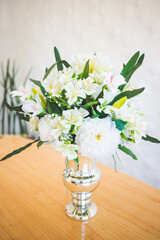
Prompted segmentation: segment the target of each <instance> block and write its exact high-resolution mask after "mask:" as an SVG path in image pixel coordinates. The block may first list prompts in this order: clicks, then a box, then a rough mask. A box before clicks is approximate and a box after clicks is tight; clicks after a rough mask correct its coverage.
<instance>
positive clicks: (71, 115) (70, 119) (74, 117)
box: [62, 108, 89, 131]
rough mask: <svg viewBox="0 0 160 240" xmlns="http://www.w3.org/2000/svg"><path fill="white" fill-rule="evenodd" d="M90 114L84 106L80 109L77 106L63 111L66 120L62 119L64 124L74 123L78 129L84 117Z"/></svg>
mask: <svg viewBox="0 0 160 240" xmlns="http://www.w3.org/2000/svg"><path fill="white" fill-rule="evenodd" d="M88 114H89V112H88V111H87V110H85V109H83V108H80V109H79V110H78V109H77V108H74V109H70V110H66V111H63V117H64V120H63V121H62V124H64V125H65V126H66V125H68V126H70V127H71V125H74V126H75V130H76V131H77V129H78V127H80V126H81V125H82V123H83V121H84V118H83V117H86V116H87V115H88Z"/></svg>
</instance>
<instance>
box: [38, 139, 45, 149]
mask: <svg viewBox="0 0 160 240" xmlns="http://www.w3.org/2000/svg"><path fill="white" fill-rule="evenodd" d="M43 143H44V142H43V141H39V142H38V143H37V148H38V149H39V148H40V147H41V146H42V144H43Z"/></svg>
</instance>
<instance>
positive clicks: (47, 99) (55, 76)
mask: <svg viewBox="0 0 160 240" xmlns="http://www.w3.org/2000/svg"><path fill="white" fill-rule="evenodd" d="M54 53H55V59H56V63H55V64H53V65H52V66H51V67H50V68H48V69H47V68H46V71H45V74H44V77H43V80H41V81H37V80H33V79H30V80H28V82H27V83H26V85H25V86H24V87H23V86H20V89H19V90H17V91H12V92H11V95H12V96H13V97H15V96H18V97H19V98H20V100H21V105H20V106H16V107H11V106H9V105H8V104H7V107H8V108H9V109H10V110H14V111H16V112H17V114H19V116H20V117H21V118H22V119H24V120H25V121H28V122H29V126H30V129H31V131H37V132H38V134H39V138H38V139H37V140H35V141H33V142H32V143H29V144H27V145H26V146H24V147H23V148H20V149H18V150H15V151H13V152H12V153H10V154H8V155H7V156H5V157H4V158H2V159H1V161H2V160H5V159H7V158H8V157H11V156H12V155H14V154H17V153H19V152H21V151H23V150H24V149H26V148H27V147H29V146H31V144H33V143H35V142H37V147H38V148H39V147H40V146H41V145H42V144H44V143H47V144H50V145H53V146H54V147H55V148H56V150H57V151H61V152H62V153H63V156H66V164H67V165H68V161H69V160H73V161H74V162H75V163H79V156H80V155H81V156H84V157H87V158H91V159H96V160H98V159H101V158H103V159H106V158H107V157H109V156H113V159H114V162H116V157H117V150H120V151H123V152H124V153H126V154H128V155H130V156H131V157H132V158H133V159H135V160H136V159H137V157H136V156H135V154H134V153H133V152H132V151H131V150H130V149H129V148H128V147H126V145H129V144H132V143H139V142H140V141H141V140H145V141H150V142H154V143H160V141H159V140H158V139H156V138H153V137H150V136H149V135H147V134H146V133H145V131H146V122H145V121H144V120H143V113H142V111H141V109H140V108H139V100H138V99H139V95H140V94H141V93H142V92H143V91H144V88H138V89H134V87H133V86H132V83H131V81H130V78H131V76H132V75H133V73H134V72H135V71H136V70H137V69H138V68H139V67H140V66H141V64H142V62H143V60H144V54H142V55H141V56H140V52H137V53H135V54H134V55H133V57H132V58H131V59H130V60H129V62H128V63H127V64H124V65H123V69H122V71H121V73H118V72H117V70H116V69H115V68H114V66H113V64H112V62H111V61H110V60H109V58H108V57H104V56H101V55H100V54H98V55H97V54H93V55H89V56H80V55H77V56H75V57H74V58H73V60H72V63H71V64H69V63H68V62H67V61H65V60H61V58H60V54H59V52H58V50H57V48H56V47H55V48H54ZM79 154H80V155H79Z"/></svg>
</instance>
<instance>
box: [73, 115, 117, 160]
mask: <svg viewBox="0 0 160 240" xmlns="http://www.w3.org/2000/svg"><path fill="white" fill-rule="evenodd" d="M76 142H77V144H78V148H79V152H80V153H81V154H82V155H83V156H86V157H89V158H94V159H102V158H106V157H109V156H111V155H112V154H114V153H115V150H116V149H117V147H118V144H119V143H120V131H119V130H118V129H116V127H115V123H114V122H112V121H111V119H110V118H103V119H99V118H94V119H91V118H87V119H85V122H84V123H83V125H82V127H81V128H80V129H79V131H78V132H77V136H76Z"/></svg>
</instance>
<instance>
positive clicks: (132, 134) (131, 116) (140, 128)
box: [114, 97, 147, 143]
mask: <svg viewBox="0 0 160 240" xmlns="http://www.w3.org/2000/svg"><path fill="white" fill-rule="evenodd" d="M137 100H138V99H137V97H136V98H134V99H130V100H127V101H126V102H125V103H124V104H123V106H122V107H121V108H119V109H116V108H115V109H114V111H115V116H116V118H117V119H121V120H123V121H127V124H126V125H125V129H124V130H123V133H124V134H125V136H126V137H128V138H131V139H133V140H135V142H136V143H139V142H140V141H141V138H142V136H145V131H146V126H147V123H146V122H145V121H143V119H142V116H143V114H142V113H141V112H140V110H139V108H138V105H139V102H138V101H137Z"/></svg>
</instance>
